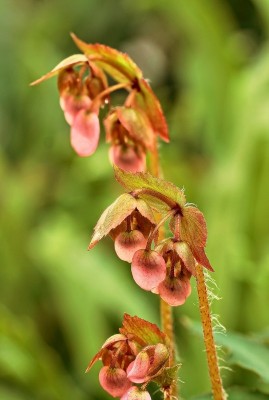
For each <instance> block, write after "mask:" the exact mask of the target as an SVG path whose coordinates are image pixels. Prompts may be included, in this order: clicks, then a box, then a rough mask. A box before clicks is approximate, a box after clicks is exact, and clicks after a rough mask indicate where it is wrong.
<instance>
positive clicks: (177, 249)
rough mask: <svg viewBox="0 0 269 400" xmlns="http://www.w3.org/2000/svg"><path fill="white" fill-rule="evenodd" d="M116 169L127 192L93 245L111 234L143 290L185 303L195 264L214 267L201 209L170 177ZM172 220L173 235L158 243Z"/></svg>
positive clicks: (109, 212) (110, 212) (111, 210)
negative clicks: (205, 249)
mask: <svg viewBox="0 0 269 400" xmlns="http://www.w3.org/2000/svg"><path fill="white" fill-rule="evenodd" d="M115 173H116V178H117V179H118V181H119V182H120V183H121V184H122V185H123V186H124V187H125V188H126V189H128V190H129V193H124V194H122V195H121V196H120V197H119V198H118V199H117V200H116V201H115V202H114V203H113V204H111V205H110V206H109V207H108V208H107V209H106V210H105V211H104V213H103V214H102V215H101V217H100V219H99V221H98V222H97V225H96V227H95V230H94V234H93V237H92V240H91V243H90V245H89V248H90V249H91V248H92V247H94V246H95V244H96V243H97V242H98V241H99V240H100V239H102V237H104V236H106V235H108V234H110V236H111V237H112V239H113V240H114V245H115V251H116V254H117V255H118V257H119V258H120V259H122V260H124V261H127V262H129V263H131V272H132V276H133V279H134V281H135V282H136V283H137V284H138V285H139V286H140V287H141V288H142V289H144V290H147V291H152V292H153V293H155V294H159V296H160V297H161V298H162V299H163V300H165V301H166V302H167V303H168V304H170V305H171V306H179V305H182V304H183V303H184V302H185V300H186V298H187V297H188V296H189V295H190V293H191V285H190V278H191V276H195V275H196V263H199V264H201V265H203V266H204V267H205V268H208V269H210V270H212V267H211V265H210V263H209V261H208V259H207V257H206V254H205V252H204V247H205V245H206V238H207V231H206V223H205V219H204V217H203V214H202V213H201V211H199V210H198V209H197V208H196V207H194V206H191V205H188V204H187V203H186V201H185V196H184V194H183V192H182V191H181V190H180V189H178V188H177V187H175V186H174V185H173V184H172V183H170V182H166V181H164V180H161V179H158V178H155V177H153V176H151V175H150V174H148V173H136V174H131V173H128V172H125V171H123V170H121V169H119V168H115ZM168 219H170V224H169V225H170V230H171V232H172V234H173V236H172V237H170V238H168V239H165V240H163V241H161V242H160V243H158V234H159V231H160V229H163V225H164V223H165V221H166V220H168ZM157 221H159V222H157Z"/></svg>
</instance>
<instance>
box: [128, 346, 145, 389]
mask: <svg viewBox="0 0 269 400" xmlns="http://www.w3.org/2000/svg"><path fill="white" fill-rule="evenodd" d="M149 367H150V359H149V355H148V353H147V352H146V351H141V352H140V353H139V354H138V355H137V357H136V359H135V360H134V361H133V362H131V364H130V365H129V366H128V368H127V377H128V379H129V380H130V381H132V382H134V383H143V382H146V381H147V380H148V377H147V375H148V370H149Z"/></svg>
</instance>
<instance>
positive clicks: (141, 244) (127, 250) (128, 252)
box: [115, 230, 147, 263]
mask: <svg viewBox="0 0 269 400" xmlns="http://www.w3.org/2000/svg"><path fill="white" fill-rule="evenodd" d="M146 244H147V240H146V238H145V237H144V235H143V234H142V233H141V232H140V231H138V230H133V231H130V232H121V233H120V234H119V235H118V236H117V237H116V239H115V251H116V253H117V256H118V257H119V258H120V259H121V260H123V261H127V262H129V263H130V262H132V259H133V255H134V253H135V252H136V251H137V250H140V249H144V248H145V247H146Z"/></svg>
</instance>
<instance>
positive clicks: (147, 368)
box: [86, 314, 171, 400]
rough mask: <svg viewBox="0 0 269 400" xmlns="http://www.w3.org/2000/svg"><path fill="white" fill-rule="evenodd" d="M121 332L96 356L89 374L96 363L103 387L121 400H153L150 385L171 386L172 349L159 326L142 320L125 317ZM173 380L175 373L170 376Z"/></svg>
mask: <svg viewBox="0 0 269 400" xmlns="http://www.w3.org/2000/svg"><path fill="white" fill-rule="evenodd" d="M119 331H120V333H118V334H115V335H113V336H111V337H110V338H108V339H107V340H106V341H105V343H104V344H103V346H102V347H101V349H100V351H99V352H98V353H97V354H96V355H95V356H94V357H93V359H92V360H91V362H90V364H89V365H88V368H87V370H86V372H88V371H89V370H90V369H91V367H92V366H93V365H94V364H95V362H96V361H98V360H101V361H102V363H103V367H102V368H101V370H100V373H99V381H100V384H101V386H102V388H103V389H104V390H105V391H107V392H108V393H109V394H110V395H111V396H113V397H120V398H121V400H135V399H138V400H150V399H151V397H150V395H149V393H148V392H147V390H146V386H147V385H148V383H149V382H152V381H155V382H157V383H158V384H159V385H160V386H161V387H162V386H166V385H167V375H168V374H167V371H169V370H170V369H169V349H168V348H169V346H168V342H167V338H166V336H165V335H164V333H162V332H161V331H160V330H159V329H158V327H157V326H156V325H154V324H151V323H149V322H147V321H145V320H143V319H141V318H138V317H131V316H130V315H128V314H125V316H124V320H123V327H122V328H120V330H119ZM170 379H171V374H170Z"/></svg>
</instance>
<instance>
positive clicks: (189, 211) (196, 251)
mask: <svg viewBox="0 0 269 400" xmlns="http://www.w3.org/2000/svg"><path fill="white" fill-rule="evenodd" d="M180 235H181V239H182V240H183V241H185V242H187V243H188V245H189V246H190V249H191V251H192V254H193V255H194V257H195V259H196V260H197V262H198V263H199V264H201V265H203V266H204V267H205V268H208V269H209V270H211V271H213V269H212V267H211V265H210V263H209V261H208V258H207V256H206V254H205V252H204V247H205V245H206V239H207V228H206V221H205V218H204V215H203V213H202V212H201V211H200V210H198V208H196V207H193V206H188V207H185V208H184V210H183V217H182V218H181V227H180Z"/></svg>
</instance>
